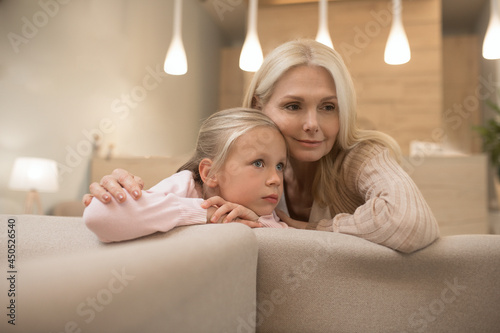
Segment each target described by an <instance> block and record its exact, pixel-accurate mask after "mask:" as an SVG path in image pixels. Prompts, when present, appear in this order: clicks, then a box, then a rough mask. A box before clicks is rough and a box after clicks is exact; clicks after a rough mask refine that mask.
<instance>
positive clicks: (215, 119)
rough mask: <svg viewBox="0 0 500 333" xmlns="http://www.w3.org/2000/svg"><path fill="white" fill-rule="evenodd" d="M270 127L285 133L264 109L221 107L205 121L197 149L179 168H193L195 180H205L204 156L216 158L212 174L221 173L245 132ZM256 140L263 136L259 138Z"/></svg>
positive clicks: (213, 160)
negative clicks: (203, 175)
mask: <svg viewBox="0 0 500 333" xmlns="http://www.w3.org/2000/svg"><path fill="white" fill-rule="evenodd" d="M261 126H264V127H270V128H274V129H276V131H277V132H278V133H280V134H281V132H280V130H279V128H278V126H276V124H275V123H274V122H273V121H272V120H271V119H270V118H269V117H268V116H266V115H265V114H264V113H262V112H260V111H258V110H254V109H250V108H233V109H227V110H222V111H218V112H216V113H214V114H212V115H211V116H210V117H208V118H207V119H206V120H205V121H204V122H203V123H202V125H201V127H200V131H199V133H198V139H197V142H196V150H195V152H194V154H193V156H192V157H191V159H189V161H187V162H186V163H185V164H184V165H183V166H181V167H180V168H179V169H178V170H177V172H179V171H182V170H190V171H191V172H192V173H193V178H194V180H195V182H197V183H199V184H201V185H202V184H203V181H202V179H201V176H200V171H199V165H200V162H201V161H202V160H203V159H204V158H209V159H211V160H212V167H211V168H210V172H209V175H208V177H211V176H212V175H214V174H215V173H217V172H218V171H219V170H220V168H221V167H222V165H223V164H224V162H225V161H226V158H227V155H228V152H229V149H230V148H231V147H232V145H233V143H234V142H235V141H236V139H238V138H239V137H240V136H242V135H243V134H245V133H247V132H248V131H250V130H251V129H254V128H256V127H261ZM255 139H256V140H259V139H262V138H255Z"/></svg>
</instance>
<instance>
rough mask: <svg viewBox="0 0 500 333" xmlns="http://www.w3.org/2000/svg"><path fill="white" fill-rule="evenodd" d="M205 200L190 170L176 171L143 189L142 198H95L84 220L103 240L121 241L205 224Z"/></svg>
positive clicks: (85, 213)
mask: <svg viewBox="0 0 500 333" xmlns="http://www.w3.org/2000/svg"><path fill="white" fill-rule="evenodd" d="M153 190H154V191H153ZM202 202H203V199H201V198H198V197H197V194H196V191H195V189H194V182H193V181H192V177H191V175H190V173H189V174H187V173H184V174H181V175H179V174H175V175H174V176H172V177H169V178H167V179H165V180H163V181H162V182H160V183H159V184H158V185H156V186H154V187H153V188H152V189H151V190H150V191H143V193H142V196H141V198H140V199H138V200H134V199H133V198H131V197H130V196H129V195H128V194H127V200H125V202H123V203H121V204H120V203H118V202H117V201H116V200H115V199H112V201H111V202H110V203H108V204H103V203H102V202H100V201H99V200H96V199H93V200H92V201H91V203H90V205H89V206H88V207H87V208H86V209H85V211H84V213H83V219H84V221H85V224H86V225H87V227H88V228H89V229H90V230H92V231H93V232H94V233H95V234H96V235H97V237H98V238H99V240H101V241H102V242H119V241H123V240H129V239H134V238H138V237H142V236H146V235H149V234H152V233H155V232H157V231H161V232H165V231H168V230H171V229H172V228H174V227H177V226H181V225H190V224H203V223H205V222H206V220H207V211H206V209H203V208H201V207H200V205H201V203H202Z"/></svg>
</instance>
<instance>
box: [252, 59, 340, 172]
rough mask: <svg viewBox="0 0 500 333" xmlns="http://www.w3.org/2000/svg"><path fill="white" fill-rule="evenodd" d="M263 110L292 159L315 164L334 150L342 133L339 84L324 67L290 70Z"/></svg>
mask: <svg viewBox="0 0 500 333" xmlns="http://www.w3.org/2000/svg"><path fill="white" fill-rule="evenodd" d="M261 108H262V111H263V112H264V113H265V114H266V115H268V116H269V117H270V118H271V119H272V120H273V121H274V122H275V123H276V124H277V125H278V127H279V129H280V130H281V132H282V133H283V135H284V137H285V140H286V142H287V144H288V149H289V151H290V156H291V157H292V158H294V159H296V160H298V161H302V162H314V161H318V160H319V159H320V158H321V157H323V156H325V155H326V154H328V153H329V152H330V150H331V149H332V147H333V144H334V143H335V140H336V138H337V134H338V132H339V110H338V100H337V92H336V88H335V82H334V81H333V78H332V76H331V75H330V73H329V72H328V71H327V70H326V69H324V68H323V67H319V66H305V65H304V66H298V67H293V68H291V69H289V70H288V71H287V72H285V74H283V76H282V77H281V78H280V79H279V80H278V81H277V82H276V84H275V87H274V92H273V94H272V96H271V98H270V99H269V101H268V102H267V103H266V104H264V105H261Z"/></svg>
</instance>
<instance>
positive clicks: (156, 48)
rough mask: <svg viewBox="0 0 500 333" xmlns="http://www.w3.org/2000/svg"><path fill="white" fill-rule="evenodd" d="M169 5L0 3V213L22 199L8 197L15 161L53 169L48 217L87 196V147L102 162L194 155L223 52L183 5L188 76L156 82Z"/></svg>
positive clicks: (188, 0) (198, 15)
mask: <svg viewBox="0 0 500 333" xmlns="http://www.w3.org/2000/svg"><path fill="white" fill-rule="evenodd" d="M172 12H173V0H106V1H102V0H72V1H70V0H39V1H32V0H2V1H0V35H1V36H2V38H1V39H0V94H1V97H0V154H1V158H0V173H1V175H2V176H1V177H0V213H8V214H18V213H20V212H21V210H22V205H23V201H24V197H25V193H23V192H17V191H12V190H10V189H8V186H7V185H8V179H9V176H10V172H11V169H12V165H13V163H14V160H15V158H16V157H18V156H33V157H43V158H50V159H54V160H56V161H57V162H58V163H59V165H60V172H61V176H60V191H59V192H58V193H54V194H42V202H43V205H44V208H45V211H46V212H49V211H50V209H51V208H52V207H53V206H54V204H56V203H57V202H60V201H67V200H80V198H81V196H82V195H83V194H84V193H86V192H87V191H88V185H89V181H88V170H89V157H90V150H89V148H90V146H91V142H90V139H89V137H90V138H91V137H92V134H94V133H98V134H100V135H101V137H102V138H101V140H100V143H101V146H102V147H103V148H102V150H101V153H103V154H105V153H106V152H107V151H108V148H107V147H108V146H109V145H110V144H113V145H115V149H114V153H115V155H163V156H165V155H166V156H168V155H175V154H182V153H186V152H189V151H191V149H192V148H193V147H194V144H195V140H196V134H197V131H198V128H199V123H200V120H201V119H202V118H204V117H206V116H207V115H209V114H210V113H212V112H213V111H215V110H216V109H217V94H218V91H217V87H218V73H219V48H220V46H221V45H222V43H223V40H222V38H221V37H220V32H219V30H218V28H217V26H216V24H215V23H214V22H213V21H212V19H211V17H210V16H209V15H208V14H207V13H206V11H205V10H204V9H203V8H202V6H201V5H200V3H199V1H197V0H184V1H183V38H184V46H185V49H186V53H187V57H188V64H189V71H188V74H187V75H185V76H169V75H166V74H165V73H163V71H162V67H163V61H164V58H165V54H166V51H167V48H168V45H169V42H170V39H171V33H172Z"/></svg>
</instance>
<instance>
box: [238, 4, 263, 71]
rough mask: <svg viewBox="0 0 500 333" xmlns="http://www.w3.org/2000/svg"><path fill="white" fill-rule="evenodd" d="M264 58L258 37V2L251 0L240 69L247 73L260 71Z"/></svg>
mask: <svg viewBox="0 0 500 333" xmlns="http://www.w3.org/2000/svg"><path fill="white" fill-rule="evenodd" d="M263 60H264V56H263V55H262V48H261V47H260V42H259V36H258V35H257V0H250V1H249V4H248V27H247V36H246V37H245V42H244V43H243V48H242V49H241V54H240V68H241V69H242V70H244V71H247V72H256V71H258V70H259V68H260V65H262V61H263Z"/></svg>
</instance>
